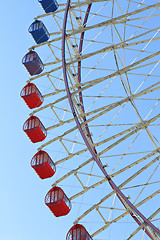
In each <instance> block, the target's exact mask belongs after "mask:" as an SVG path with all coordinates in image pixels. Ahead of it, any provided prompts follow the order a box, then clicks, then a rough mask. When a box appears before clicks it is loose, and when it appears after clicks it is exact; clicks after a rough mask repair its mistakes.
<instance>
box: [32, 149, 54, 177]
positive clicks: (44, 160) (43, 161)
mask: <svg viewBox="0 0 160 240" xmlns="http://www.w3.org/2000/svg"><path fill="white" fill-rule="evenodd" d="M31 167H32V168H33V169H34V170H35V171H36V173H37V174H38V176H39V177H40V178H41V179H45V178H50V177H52V176H53V175H54V174H55V171H56V166H55V164H54V163H53V161H52V159H51V158H50V156H49V155H48V153H46V152H45V151H39V152H37V153H36V154H35V155H34V156H33V158H32V160H31Z"/></svg>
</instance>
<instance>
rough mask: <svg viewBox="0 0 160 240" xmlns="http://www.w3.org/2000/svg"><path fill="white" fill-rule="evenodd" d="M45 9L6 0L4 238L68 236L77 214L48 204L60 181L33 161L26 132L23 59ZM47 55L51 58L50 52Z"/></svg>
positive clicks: (34, 2) (27, 0) (2, 17)
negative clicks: (58, 214) (55, 211)
mask: <svg viewBox="0 0 160 240" xmlns="http://www.w3.org/2000/svg"><path fill="white" fill-rule="evenodd" d="M43 13H44V11H43V9H42V8H41V6H40V4H39V3H38V0H23V1H20V0H18V1H11V0H9V1H3V2H2V3H1V14H0V22H1V25H0V26H1V45H0V46H1V58H0V66H1V95H0V100H1V118H0V129H1V140H0V146H1V148H0V149H1V168H0V187H1V198H0V226H1V227H0V239H2V240H28V239H29V240H44V239H48V238H49V239H57V240H61V239H62V240H63V239H65V236H66V233H67V231H68V230H69V228H70V227H71V226H72V222H73V219H74V218H75V216H74V213H73V212H74V211H73V212H71V213H70V214H69V216H66V217H62V218H55V217H54V216H53V215H52V214H51V212H50V211H49V209H48V208H47V207H46V206H45V204H44V198H45V195H46V193H47V192H48V190H49V189H50V188H51V185H52V183H53V181H54V180H53V179H52V178H51V179H47V180H41V179H39V178H38V176H37V175H36V174H35V173H34V171H33V169H32V168H31V167H30V160H31V158H32V157H33V155H34V154H35V153H36V152H37V147H39V145H36V144H35V145H34V144H32V143H31V142H30V140H29V139H28V138H27V137H26V135H25V134H24V132H23V130H22V126H23V123H24V122H25V120H26V119H27V118H28V117H29V113H30V110H29V109H28V108H27V106H26V104H25V103H24V102H23V100H22V99H21V98H20V91H21V89H22V88H23V87H24V85H25V84H26V81H27V80H28V78H29V74H28V73H27V71H26V69H25V68H24V67H23V65H22V63H21V61H22V58H23V56H24V55H25V54H26V53H27V51H28V48H29V47H31V46H32V45H33V44H34V41H33V39H32V37H31V36H30V34H29V33H28V27H29V26H30V24H31V23H32V22H33V19H34V17H36V16H37V15H40V14H43ZM49 27H50V26H49ZM45 54H46V57H48V56H47V53H46V52H45ZM45 54H44V55H45ZM49 121H50V120H48V122H49ZM56 154H57V155H58V154H59V152H58V153H57V152H56ZM87 157H88V156H87ZM71 167H72V166H70V168H71ZM70 184H72V183H70ZM75 208H76V207H75ZM77 209H78V208H77ZM76 217H77V216H76ZM107 237H108V236H107Z"/></svg>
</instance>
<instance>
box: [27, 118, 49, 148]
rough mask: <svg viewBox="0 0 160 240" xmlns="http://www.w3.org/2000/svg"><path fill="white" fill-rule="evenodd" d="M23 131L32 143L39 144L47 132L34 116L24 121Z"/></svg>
mask: <svg viewBox="0 0 160 240" xmlns="http://www.w3.org/2000/svg"><path fill="white" fill-rule="evenodd" d="M23 131H24V132H25V133H26V134H27V136H28V137H29V138H30V140H31V141H32V142H33V143H36V142H41V141H43V140H44V139H45V138H46V136H47V131H46V129H45V127H44V126H43V124H42V123H41V121H40V120H39V118H37V117H35V116H31V117H30V118H28V119H27V120H26V121H25V123H24V125H23Z"/></svg>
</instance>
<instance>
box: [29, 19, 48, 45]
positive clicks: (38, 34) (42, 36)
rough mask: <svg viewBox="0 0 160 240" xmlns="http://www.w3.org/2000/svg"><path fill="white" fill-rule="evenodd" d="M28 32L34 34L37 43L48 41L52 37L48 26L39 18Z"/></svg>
mask: <svg viewBox="0 0 160 240" xmlns="http://www.w3.org/2000/svg"><path fill="white" fill-rule="evenodd" d="M28 32H29V33H30V34H31V35H32V37H33V38H34V40H35V42H36V43H37V44H39V43H43V42H45V41H47V40H48V39H49V37H50V36H49V32H48V30H47V28H46V27H45V25H44V24H43V22H41V21H39V20H36V21H35V22H33V23H32V24H31V25H30V27H29V29H28Z"/></svg>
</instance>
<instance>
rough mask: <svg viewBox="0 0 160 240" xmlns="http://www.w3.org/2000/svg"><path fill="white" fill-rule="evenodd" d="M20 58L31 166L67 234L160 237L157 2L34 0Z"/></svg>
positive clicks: (78, 239) (86, 238) (70, 238)
mask: <svg viewBox="0 0 160 240" xmlns="http://www.w3.org/2000/svg"><path fill="white" fill-rule="evenodd" d="M38 1H39V3H40V4H41V6H42V8H43V10H44V14H42V15H39V16H37V17H36V18H35V19H34V22H33V23H32V24H31V25H30V27H29V32H30V34H31V35H32V37H33V38H34V40H35V42H36V44H35V45H33V46H32V47H30V48H29V52H27V53H26V55H25V56H24V57H23V60H22V63H23V64H24V66H25V67H26V69H27V70H28V72H29V74H30V75H31V77H30V78H29V80H28V81H27V84H26V85H25V86H24V88H23V89H22V91H21V97H22V98H23V99H24V101H25V102H26V104H27V105H28V107H29V108H30V109H32V112H31V114H30V117H29V118H28V119H27V120H26V122H25V123H24V126H23V129H24V131H25V133H26V134H27V135H28V137H29V138H30V140H31V141H32V142H33V143H37V142H39V147H38V151H37V153H35V155H34V156H33V158H32V160H31V166H32V167H33V169H34V170H35V171H36V172H37V174H38V175H39V177H40V178H41V179H45V178H49V177H52V176H53V185H52V187H51V188H50V189H48V190H49V191H48V193H46V196H45V203H46V205H47V206H48V207H49V209H50V210H51V212H52V213H53V214H54V215H55V217H60V216H64V215H67V214H69V213H70V211H75V212H76V214H75V220H74V223H73V226H71V228H70V229H69V230H68V233H66V239H67V240H82V239H83V240H91V239H93V240H100V239H121V240H124V239H127V240H129V239H136V240H137V239H156V240H157V239H160V204H159V202H160V201H159V193H160V154H159V152H160V111H159V109H160V70H159V69H160V51H159V46H160V27H159V22H160V2H159V1H158V0H157V1H154V3H153V1H151V0H135V1H132V0H124V1H121V0H94V1H92V0H86V1H84V0H75V1H72V2H71V1H70V0H67V1H64V2H58V3H57V2H56V0H38Z"/></svg>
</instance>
